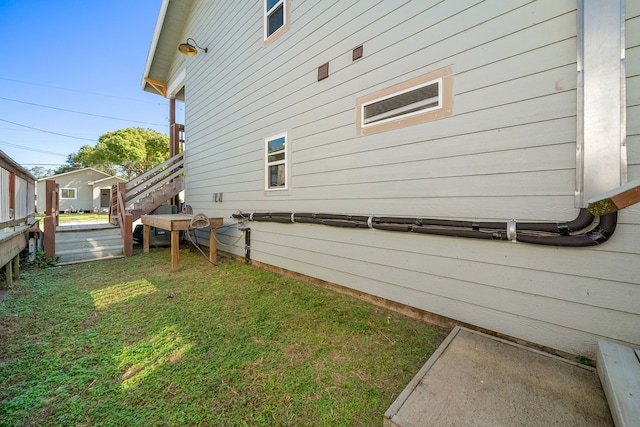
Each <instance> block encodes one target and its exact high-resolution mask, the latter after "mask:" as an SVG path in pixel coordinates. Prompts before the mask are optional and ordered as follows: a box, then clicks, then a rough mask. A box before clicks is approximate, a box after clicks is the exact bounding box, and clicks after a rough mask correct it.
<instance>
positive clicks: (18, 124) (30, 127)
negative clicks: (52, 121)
mask: <svg viewBox="0 0 640 427" xmlns="http://www.w3.org/2000/svg"><path fill="white" fill-rule="evenodd" d="M0 121H2V122H6V123H11V124H12V125H16V126H22V127H24V128H27V129H33V130H37V131H40V132H44V133H50V134H52V135H58V136H64V137H65V138H73V139H81V140H83V141H91V142H97V140H96V139H91V138H81V137H79V136H71V135H65V134H63V133H58V132H52V131H50V130H44V129H38V128H34V127H32V126H27V125H23V124H20V123H16V122H11V121H9V120H5V119H0Z"/></svg>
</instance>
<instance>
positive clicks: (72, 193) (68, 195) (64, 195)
mask: <svg viewBox="0 0 640 427" xmlns="http://www.w3.org/2000/svg"><path fill="white" fill-rule="evenodd" d="M60 198H61V199H77V197H76V189H75V188H61V189H60Z"/></svg>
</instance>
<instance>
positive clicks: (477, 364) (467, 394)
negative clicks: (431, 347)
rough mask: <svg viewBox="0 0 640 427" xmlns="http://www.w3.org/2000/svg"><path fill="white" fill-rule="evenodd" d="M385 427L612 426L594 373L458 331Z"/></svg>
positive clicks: (386, 419)
mask: <svg viewBox="0 0 640 427" xmlns="http://www.w3.org/2000/svg"><path fill="white" fill-rule="evenodd" d="M384 425H385V426H397V427H410V426H414V427H419V426H581V427H582V426H613V421H612V418H611V414H610V412H609V407H608V405H607V401H606V397H605V395H604V392H603V391H602V387H601V385H600V381H599V379H598V376H597V374H596V371H595V369H593V368H590V367H587V366H584V365H580V364H577V363H573V362H570V361H568V360H566V359H562V358H559V357H556V356H552V355H550V354H547V353H543V352H540V351H537V350H534V349H531V348H527V347H524V346H521V345H518V344H514V343H511V342H508V341H504V340H501V339H498V338H495V337H491V336H489V335H485V334H482V333H478V332H475V331H471V330H469V329H466V328H459V327H456V328H455V329H454V330H453V332H451V334H450V335H449V337H448V338H447V339H446V340H445V341H444V342H443V343H442V345H441V346H440V348H439V349H438V350H437V351H436V353H434V355H433V356H432V357H431V358H430V359H429V360H428V361H427V363H426V364H425V365H424V366H423V367H422V369H421V370H420V371H419V372H418V374H417V375H416V376H415V377H414V379H413V380H412V381H411V383H410V384H409V385H408V386H407V387H406V388H405V390H404V391H403V392H402V393H401V394H400V396H399V397H398V399H396V401H395V402H394V403H393V405H391V407H390V408H389V410H388V411H387V412H386V414H385V416H384Z"/></svg>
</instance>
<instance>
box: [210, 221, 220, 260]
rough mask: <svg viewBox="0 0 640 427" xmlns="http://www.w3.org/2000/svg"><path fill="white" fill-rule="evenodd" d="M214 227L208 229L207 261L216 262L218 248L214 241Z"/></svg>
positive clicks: (215, 229)
mask: <svg viewBox="0 0 640 427" xmlns="http://www.w3.org/2000/svg"><path fill="white" fill-rule="evenodd" d="M216 231H217V228H216V227H211V228H210V229H209V262H211V263H212V264H216V263H217V262H218V248H217V243H216Z"/></svg>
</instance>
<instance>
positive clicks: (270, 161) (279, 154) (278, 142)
mask: <svg viewBox="0 0 640 427" xmlns="http://www.w3.org/2000/svg"><path fill="white" fill-rule="evenodd" d="M264 141H265V190H286V189H287V181H288V179H287V169H288V163H289V156H288V149H287V134H286V133H283V134H280V135H276V136H272V137H270V138H267V139H265V140H264Z"/></svg>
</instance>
